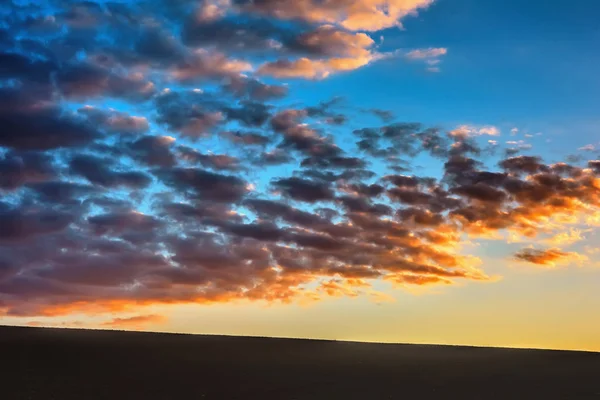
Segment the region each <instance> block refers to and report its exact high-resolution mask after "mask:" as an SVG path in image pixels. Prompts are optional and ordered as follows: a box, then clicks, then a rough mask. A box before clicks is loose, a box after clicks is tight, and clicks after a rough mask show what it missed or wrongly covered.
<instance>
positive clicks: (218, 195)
mask: <svg viewBox="0 0 600 400" xmlns="http://www.w3.org/2000/svg"><path fill="white" fill-rule="evenodd" d="M155 175H156V176H157V177H158V178H159V179H160V180H161V181H163V182H164V183H165V184H167V185H168V186H170V187H172V188H174V189H177V190H178V191H180V192H182V193H186V194H188V195H190V196H192V197H198V198H199V199H200V200H210V201H216V202H225V203H228V202H236V201H239V200H241V199H242V198H243V197H244V196H245V195H246V194H247V193H248V188H247V186H248V184H247V183H246V182H245V181H244V180H243V179H241V178H238V177H236V176H232V175H222V174H217V173H213V172H208V171H205V170H203V169H199V168H164V169H159V170H157V171H156V172H155Z"/></svg>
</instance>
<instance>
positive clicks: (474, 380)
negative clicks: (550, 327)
mask: <svg viewBox="0 0 600 400" xmlns="http://www.w3.org/2000/svg"><path fill="white" fill-rule="evenodd" d="M0 348H2V364H3V367H2V388H1V389H0V393H1V395H0V397H1V398H2V399H7V400H21V399H29V400H38V399H40V400H46V399H48V400H50V399H55V400H70V399H77V400H88V399H89V400H93V399H145V400H154V399H157V400H158V399H161V400H163V399H164V400H178V399H186V400H187V399H203V400H209V399H240V400H241V399H244V400H255V399H256V400H271V399H273V400H313V399H314V400H335V399H343V400H359V399H360V400H380V399H381V400H383V399H478V400H483V399H545V400H547V399H596V400H600V353H586V352H568V351H545V350H520V349H498V348H473V347H456V346H429V345H403V344H399V345H392V344H367V343H353V342H336V341H322V340H296V339H270V338H249V337H226V336H201V335H179V334H160V333H140V332H122V331H95V330H77V329H51V328H19V327H0Z"/></svg>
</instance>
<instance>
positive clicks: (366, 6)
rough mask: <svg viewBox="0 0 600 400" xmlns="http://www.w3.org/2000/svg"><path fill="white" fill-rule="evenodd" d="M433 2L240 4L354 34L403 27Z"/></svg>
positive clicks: (376, 0)
mask: <svg viewBox="0 0 600 400" xmlns="http://www.w3.org/2000/svg"><path fill="white" fill-rule="evenodd" d="M432 3H433V0H326V1H321V0H294V1H280V0H263V1H260V2H258V1H257V2H254V1H251V0H241V1H237V4H238V5H239V8H241V9H242V10H247V11H252V12H259V13H262V14H268V15H271V16H274V17H276V18H280V19H303V20H306V21H310V22H320V23H328V24H336V25H340V26H342V27H344V28H346V29H348V30H351V31H379V30H382V29H386V28H390V27H393V26H398V27H400V26H401V24H400V20H401V19H402V18H404V17H406V16H407V15H411V14H415V13H416V12H417V11H418V10H419V9H423V8H426V7H427V6H429V5H430V4H432Z"/></svg>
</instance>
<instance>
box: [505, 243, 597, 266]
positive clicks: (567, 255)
mask: <svg viewBox="0 0 600 400" xmlns="http://www.w3.org/2000/svg"><path fill="white" fill-rule="evenodd" d="M515 258H516V259H517V260H519V261H523V262H527V263H531V264H535V265H539V266H544V267H556V266H558V265H560V264H570V263H581V262H583V261H586V260H587V257H586V256H584V255H581V254H578V253H573V252H564V251H561V250H560V249H557V248H552V249H545V250H536V249H524V250H521V251H519V252H518V253H516V254H515Z"/></svg>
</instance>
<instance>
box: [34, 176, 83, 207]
mask: <svg viewBox="0 0 600 400" xmlns="http://www.w3.org/2000/svg"><path fill="white" fill-rule="evenodd" d="M28 187H29V188H30V189H31V190H33V191H34V192H35V193H36V194H37V195H38V196H39V198H40V199H41V200H43V201H46V202H51V203H63V204H69V203H70V202H71V201H73V200H76V199H77V198H78V197H81V196H86V195H89V194H91V193H93V192H94V191H95V188H94V187H93V186H90V185H82V184H78V183H72V182H61V181H48V182H40V183H33V184H30V185H29V186H28Z"/></svg>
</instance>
